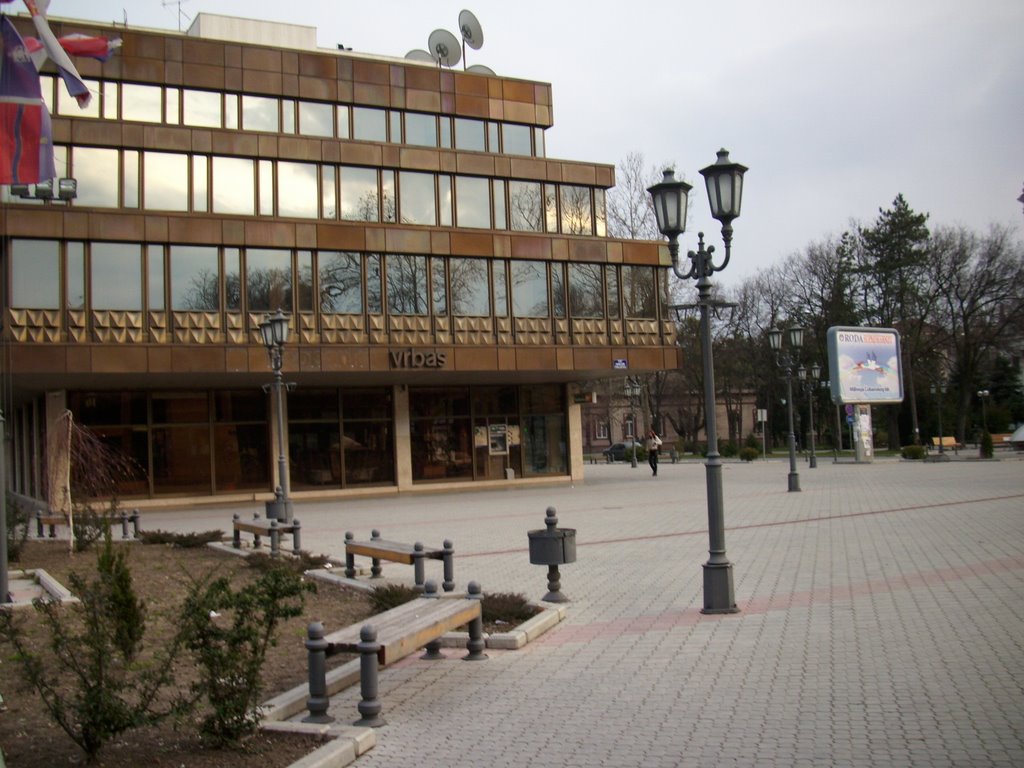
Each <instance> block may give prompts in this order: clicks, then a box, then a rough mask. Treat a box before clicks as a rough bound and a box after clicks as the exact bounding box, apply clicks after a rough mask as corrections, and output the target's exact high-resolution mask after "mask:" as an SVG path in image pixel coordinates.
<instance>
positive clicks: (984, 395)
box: [978, 389, 992, 432]
mask: <svg viewBox="0 0 1024 768" xmlns="http://www.w3.org/2000/svg"><path fill="white" fill-rule="evenodd" d="M991 396H992V393H991V392H989V391H988V390H987V389H979V390H978V399H979V400H981V428H982V429H983V430H985V431H986V432H988V415H987V414H986V412H985V401H986V400H988V399H989V397H991Z"/></svg>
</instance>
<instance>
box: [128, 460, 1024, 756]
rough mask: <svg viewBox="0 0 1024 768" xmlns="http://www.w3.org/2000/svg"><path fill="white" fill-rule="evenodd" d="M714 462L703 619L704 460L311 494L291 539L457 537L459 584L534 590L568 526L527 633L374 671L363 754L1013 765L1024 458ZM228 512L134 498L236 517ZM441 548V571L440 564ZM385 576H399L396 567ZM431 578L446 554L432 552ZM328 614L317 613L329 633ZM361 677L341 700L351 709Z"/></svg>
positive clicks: (306, 542)
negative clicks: (375, 695) (507, 645)
mask: <svg viewBox="0 0 1024 768" xmlns="http://www.w3.org/2000/svg"><path fill="white" fill-rule="evenodd" d="M799 469H800V477H801V485H802V487H803V491H802V492H801V493H788V492H787V491H786V487H787V485H786V473H787V471H788V464H787V463H786V462H784V461H762V462H755V463H753V464H741V463H727V464H726V465H725V467H724V470H723V478H724V490H725V520H726V543H727V549H728V555H729V558H730V560H731V561H732V562H733V564H734V580H735V591H736V600H737V603H738V605H739V607H740V609H741V612H740V613H738V614H734V615H724V616H705V615H702V614H701V613H700V612H699V609H700V607H701V604H702V594H703V592H702V570H701V564H702V563H703V562H704V561H705V560H706V558H707V546H708V539H707V506H706V500H705V484H704V483H705V480H704V466H703V465H702V464H699V463H696V462H687V463H680V464H675V465H673V464H669V463H663V464H662V467H661V470H660V472H659V476H658V477H657V478H652V477H651V475H650V470H649V469H647V468H646V466H645V465H643V464H641V465H640V466H639V467H638V468H636V469H633V468H631V467H630V466H629V465H628V464H614V465H590V466H587V468H586V473H587V479H586V482H585V483H581V484H577V485H575V486H568V485H564V486H552V487H543V488H538V487H534V488H513V489H509V490H498V491H488V492H479V491H471V492H465V493H454V494H453V493H443V494H421V495H413V496H402V497H399V498H394V497H393V498H387V499H356V500H345V501H341V502H337V501H334V502H312V503H302V504H299V505H297V507H296V517H298V518H299V519H301V521H302V524H303V546H304V548H305V549H308V550H310V551H313V552H324V553H327V554H332V555H337V556H340V555H342V553H343V551H344V544H343V542H344V532H345V531H346V530H352V531H354V532H355V533H356V535H357V536H358V537H365V536H367V535H368V534H369V532H370V529H371V528H379V529H380V530H381V531H382V533H383V535H384V536H385V538H389V539H393V540H396V541H409V542H411V541H417V540H422V541H424V542H425V543H427V544H428V545H434V544H437V545H439V544H440V543H441V541H442V540H443V539H445V538H450V539H452V540H453V541H454V544H455V551H456V558H455V577H456V581H457V583H458V587H457V588H458V589H460V590H461V589H464V588H465V585H466V582H467V581H468V580H470V579H473V580H477V581H479V582H480V583H481V584H482V585H483V587H484V589H485V591H516V592H523V593H525V594H526V595H527V596H528V597H530V598H533V599H539V598H540V597H541V596H542V595H543V594H544V592H545V591H546V569H545V568H544V567H541V566H535V565H530V563H529V559H528V554H527V531H528V530H529V529H534V528H543V527H544V525H543V523H544V511H545V509H546V507H548V506H554V507H555V508H556V509H557V514H558V518H559V525H560V526H562V527H571V528H575V529H576V530H577V548H578V560H577V562H576V563H573V564H571V565H567V566H564V567H563V568H562V588H563V591H564V592H565V593H566V594H567V595H568V596H569V597H570V598H571V600H572V602H571V603H570V604H569V611H568V616H567V618H566V619H565V621H563V622H562V623H561V624H559V625H558V626H557V627H555V628H554V629H552V630H551V631H549V632H548V633H547V634H545V635H544V636H542V637H541V638H539V639H538V640H535V641H534V642H532V643H530V644H529V645H527V646H526V647H525V648H522V649H520V650H517V651H493V650H492V651H489V656H490V658H489V659H488V660H487V661H485V662H480V663H466V662H462V661H460V660H459V659H458V656H459V655H460V654H458V653H455V652H454V651H453V652H451V653H450V655H451V658H449V659H447V660H445V661H439V662H427V661H421V660H419V659H418V658H417V657H416V656H413V657H410V658H408V659H406V660H405V661H403V662H400V663H399V664H397V665H395V666H394V667H391V668H388V669H387V670H385V671H383V672H382V674H381V679H380V693H381V700H382V702H383V705H384V711H383V715H384V717H385V718H386V719H387V721H388V725H386V726H384V727H383V728H381V729H379V730H378V732H377V746H376V747H375V748H374V749H373V750H371V751H370V752H369V753H367V754H366V755H364V756H362V757H360V758H359V760H358V762H357V765H359V766H362V768H374V767H375V766H381V767H384V766H386V767H387V768H399V767H400V766H410V767H411V766H416V768H432V767H434V766H437V767H438V768H442V767H443V768H449V767H450V766H474V767H475V766H516V767H517V768H520V767H521V766H559V767H562V766H567V767H568V766H579V767H580V768H583V767H584V766H684V765H685V766H689V765H694V766H701V765H708V766H712V765H713V766H754V765H756V766H794V765H807V766H820V765H837V766H911V765H914V766H947V765H962V766H989V765H1000V766H1011V765H1015V766H1020V765H1024V461H1021V460H1020V458H1019V457H1017V456H1013V455H1012V454H1006V455H1004V457H1003V459H1002V460H1001V461H990V462H981V461H954V462H949V463H942V464H939V463H921V462H901V461H897V460H880V461H878V462H876V463H875V464H872V465H852V464H839V465H836V464H832V463H831V461H830V459H829V458H824V459H822V460H821V461H820V462H819V466H818V467H817V468H816V469H813V470H812V469H809V468H808V467H807V465H806V464H801V465H800V468H799ZM233 511H242V512H243V513H244V514H250V515H251V514H252V512H253V511H254V507H249V508H246V509H244V510H242V509H233V508H221V509H216V510H210V509H206V510H186V511H181V512H175V513H173V514H172V513H168V512H151V513H146V514H145V515H144V523H145V527H146V528H158V527H159V528H165V529H166V528H175V529H190V528H191V529H197V530H198V529H207V528H210V527H222V528H225V529H227V528H228V527H229V525H230V516H231V513H232V512H233ZM435 568H436V573H435V572H434V570H433V569H435ZM384 569H385V570H384V575H385V576H387V577H390V578H395V579H403V580H411V576H412V572H411V569H410V568H409V567H408V566H401V565H390V564H385V565H384ZM427 571H428V573H427V575H428V578H431V577H435V578H438V579H440V564H439V563H433V562H431V563H428V568H427ZM330 629H331V628H330V627H328V630H330ZM358 698H359V696H358V686H356V687H354V688H350V689H348V690H347V691H345V692H343V693H341V694H339V695H337V696H335V697H334V698H333V699H332V703H331V710H330V711H331V714H333V715H335V716H336V717H337V718H338V720H339V721H341V722H351V721H353V720H355V719H356V717H357V716H358V715H357V712H356V702H357V701H358Z"/></svg>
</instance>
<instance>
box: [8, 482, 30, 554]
mask: <svg viewBox="0 0 1024 768" xmlns="http://www.w3.org/2000/svg"><path fill="white" fill-rule="evenodd" d="M6 511H7V557H8V558H9V559H10V560H12V561H18V560H20V559H21V550H22V549H23V548H24V546H25V542H26V541H27V540H28V531H29V526H30V525H31V524H32V520H31V516H30V515H29V511H28V510H27V509H26V508H25V507H23V506H22V505H21V504H19V503H18V502H16V501H15V500H14V499H12V498H11V495H10V494H7V508H6Z"/></svg>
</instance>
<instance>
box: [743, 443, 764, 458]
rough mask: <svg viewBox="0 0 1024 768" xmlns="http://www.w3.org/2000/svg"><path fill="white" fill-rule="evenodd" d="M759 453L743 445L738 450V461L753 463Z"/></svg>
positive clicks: (755, 449)
mask: <svg viewBox="0 0 1024 768" xmlns="http://www.w3.org/2000/svg"><path fill="white" fill-rule="evenodd" d="M760 455H761V452H760V451H759V450H758V449H757V448H751V447H750V446H749V445H745V446H743V447H742V448H740V459H741V460H743V461H753V460H754V459H756V458H757V457H758V456H760Z"/></svg>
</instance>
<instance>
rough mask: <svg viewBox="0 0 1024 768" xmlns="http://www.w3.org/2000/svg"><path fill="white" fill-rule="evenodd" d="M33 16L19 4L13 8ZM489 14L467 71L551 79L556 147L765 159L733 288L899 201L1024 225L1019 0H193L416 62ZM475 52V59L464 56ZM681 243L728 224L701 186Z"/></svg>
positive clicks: (147, 19)
mask: <svg viewBox="0 0 1024 768" xmlns="http://www.w3.org/2000/svg"><path fill="white" fill-rule="evenodd" d="M7 7H8V8H12V9H18V8H19V7H20V4H14V5H11V6H7ZM466 7H468V8H469V9H470V10H472V11H473V12H474V13H475V15H476V17H477V19H478V20H479V21H480V24H481V26H482V28H483V32H484V45H483V48H482V49H480V50H479V51H474V50H472V49H470V50H469V51H468V54H469V56H468V60H469V63H470V64H486V65H487V66H489V67H491V69H493V70H494V71H495V72H496V73H498V74H499V75H503V76H507V77H519V78H525V79H531V80H541V81H544V82H549V83H551V84H552V87H553V99H554V117H555V124H554V127H553V128H551V129H550V130H549V131H548V132H547V154H548V157H551V158H562V159H571V160H587V161H591V162H600V163H609V164H616V163H618V161H619V160H621V159H622V158H623V157H625V156H626V155H627V154H628V153H630V152H640V153H643V155H644V156H645V158H646V160H647V162H648V164H649V165H660V164H662V163H663V162H664V161H674V162H675V163H676V166H677V168H678V169H679V170H680V171H682V172H683V174H684V175H685V176H686V177H687V179H688V180H690V181H691V182H693V181H694V180H695V179H696V180H698V181H699V180H700V177H699V175H698V173H697V172H698V171H699V170H700V168H703V167H704V166H705V165H708V164H709V163H711V162H713V161H714V159H715V152H716V150H718V148H719V147H726V148H727V149H729V151H730V153H731V156H732V159H733V160H735V161H737V162H741V163H744V164H745V165H747V166H749V168H750V171H749V172H748V173H747V179H746V181H747V184H746V194H745V196H744V201H743V214H742V216H741V218H740V219H739V220H738V221H736V222H735V224H734V228H735V238H734V253H733V261H732V262H731V264H730V266H729V269H728V270H727V272H725V273H722V274H721V276H720V277H721V279H722V280H723V282H725V283H727V284H729V283H733V282H734V281H735V280H737V279H739V278H741V277H745V276H747V275H749V274H751V273H752V272H753V271H754V270H755V269H757V268H760V267H763V266H766V265H769V264H772V263H775V262H777V261H779V260H781V259H782V258H784V257H785V256H787V255H789V254H791V253H794V252H797V251H800V250H802V249H804V248H805V247H806V246H807V245H808V244H809V243H810V242H812V241H816V240H820V239H823V238H824V237H826V236H828V235H830V234H835V235H838V234H839V233H841V232H842V231H843V230H845V229H846V228H847V227H848V226H849V223H850V220H851V219H855V220H857V221H859V222H861V223H863V224H870V223H871V222H873V221H874V219H875V217H876V216H877V215H878V209H879V208H880V207H884V208H887V207H889V205H890V204H891V202H892V200H893V198H895V196H896V195H897V194H899V193H902V194H903V195H904V197H905V198H906V199H907V202H908V203H909V204H910V206H911V207H912V208H914V209H915V210H917V211H921V212H927V213H929V214H930V216H931V217H930V219H929V223H930V224H931V225H932V226H934V225H937V224H963V225H966V226H968V227H970V228H972V229H975V230H978V231H985V230H987V229H988V227H989V225H990V224H992V223H1000V224H1006V225H1010V226H1013V227H1015V228H1016V229H1017V232H1018V236H1020V233H1021V232H1022V231H1024V215H1022V206H1021V204H1020V203H1019V202H1017V199H1016V198H1017V197H1018V196H1019V195H1020V194H1021V191H1022V185H1024V42H1022V41H1024V2H1022V0H976V1H975V2H973V3H967V2H964V0H856V1H855V2H851V1H850V0H845V1H844V2H839V1H838V0H771V1H769V0H729V2H709V1H708V0H616V1H611V0H588V1H587V2H583V1H578V0H572V1H568V0H561V1H560V2H551V1H550V0H545V1H543V2H541V1H540V0H504V1H503V2H500V3H498V2H493V0H476V2H475V3H473V4H469V0H459V1H458V2H449V1H448V0H434V2H429V1H425V0H401V1H396V2H388V0H381V1H380V2H376V3H369V2H362V1H360V2H352V0H303V1H302V2H281V0H276V1H274V2H271V1H270V0H244V1H243V0H185V1H184V2H182V3H181V5H180V8H181V12H182V14H183V18H182V25H183V26H182V28H183V29H187V28H188V24H189V21H190V20H191V19H192V18H193V17H194V16H195V15H196V14H197V13H199V12H208V13H219V14H226V15H234V16H245V17H248V18H257V19H264V20H272V21H286V22H292V23H298V24H305V25H309V26H315V27H317V29H318V34H317V38H318V42H319V45H320V46H321V47H325V48H336V47H337V45H338V44H339V43H342V44H344V45H345V46H346V47H350V48H353V49H354V50H355V51H362V52H366V53H374V54H384V55H394V56H399V57H400V56H404V55H405V53H406V52H407V51H409V50H411V49H414V48H426V47H427V37H428V35H429V34H430V32H431V31H432V30H434V29H437V28H443V29H447V30H450V31H452V32H453V33H455V34H456V36H458V34H459V32H458V16H459V11H460V10H462V9H463V8H466ZM50 13H51V15H54V16H63V17H72V18H88V19H95V20H98V21H118V22H121V21H122V20H123V18H124V14H125V13H127V20H128V25H129V26H144V27H157V28H165V29H177V28H178V5H177V4H176V3H171V2H168V0H88V2H84V1H82V2H72V0H52V2H51V7H50ZM461 67H462V64H461V63H460V64H459V65H458V68H461ZM695 193H698V197H697V199H696V202H695V204H694V206H693V208H692V209H691V217H690V227H689V229H690V231H689V232H688V233H687V234H686V235H684V236H683V247H684V249H686V248H693V247H695V244H696V231H697V230H698V229H706V230H707V232H708V234H709V237H710V236H711V233H714V235H713V238H712V242H714V241H717V239H718V234H717V233H718V227H717V224H716V222H714V221H713V220H712V219H711V218H710V216H709V214H708V208H707V199H706V197H705V195H704V193H703V187H702V186H700V187H698V188H696V189H695Z"/></svg>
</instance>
